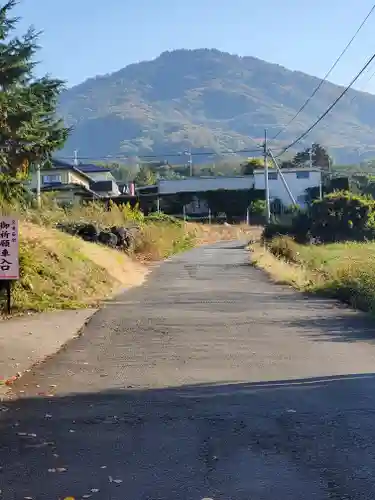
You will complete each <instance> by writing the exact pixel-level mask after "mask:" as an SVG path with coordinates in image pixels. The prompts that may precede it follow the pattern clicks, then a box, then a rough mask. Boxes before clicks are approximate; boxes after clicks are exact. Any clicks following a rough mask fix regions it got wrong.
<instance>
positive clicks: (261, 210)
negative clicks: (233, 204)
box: [249, 200, 266, 215]
mask: <svg viewBox="0 0 375 500" xmlns="http://www.w3.org/2000/svg"><path fill="white" fill-rule="evenodd" d="M249 212H250V214H252V215H264V214H265V212H266V200H254V201H252V202H251V203H250V206H249Z"/></svg>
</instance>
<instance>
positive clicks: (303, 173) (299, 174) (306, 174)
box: [296, 170, 310, 179]
mask: <svg viewBox="0 0 375 500" xmlns="http://www.w3.org/2000/svg"><path fill="white" fill-rule="evenodd" d="M296 177H297V179H309V177H310V172H309V171H307V170H300V171H299V172H296Z"/></svg>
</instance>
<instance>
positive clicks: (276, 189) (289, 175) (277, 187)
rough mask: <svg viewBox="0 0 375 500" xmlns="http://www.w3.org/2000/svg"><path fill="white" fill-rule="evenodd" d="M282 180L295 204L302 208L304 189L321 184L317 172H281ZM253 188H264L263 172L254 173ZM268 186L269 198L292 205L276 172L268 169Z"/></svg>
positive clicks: (319, 174) (306, 170)
mask: <svg viewBox="0 0 375 500" xmlns="http://www.w3.org/2000/svg"><path fill="white" fill-rule="evenodd" d="M283 175H284V178H285V180H286V182H287V184H288V186H289V189H290V191H291V192H292V194H293V196H294V198H295V200H296V202H297V203H298V204H299V205H300V206H301V207H303V206H304V205H305V202H304V200H305V195H306V189H307V188H311V187H318V186H319V185H320V182H321V172H320V171H319V170H308V169H300V170H297V169H296V170H287V169H285V170H283ZM254 178H255V188H256V189H264V188H265V178H264V172H263V171H259V172H254ZM268 184H269V190H270V198H271V199H274V198H278V199H280V200H281V201H282V203H283V205H285V206H289V205H291V204H292V202H291V200H290V198H289V195H288V192H287V190H286V189H285V187H284V184H283V182H282V180H281V178H280V175H279V174H278V173H277V171H276V170H274V169H272V170H271V169H270V171H269V174H268Z"/></svg>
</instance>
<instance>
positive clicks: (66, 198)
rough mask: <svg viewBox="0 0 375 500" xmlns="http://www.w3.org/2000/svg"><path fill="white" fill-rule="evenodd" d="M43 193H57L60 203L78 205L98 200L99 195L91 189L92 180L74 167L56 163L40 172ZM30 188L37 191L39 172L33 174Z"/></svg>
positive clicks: (59, 162)
mask: <svg viewBox="0 0 375 500" xmlns="http://www.w3.org/2000/svg"><path fill="white" fill-rule="evenodd" d="M40 182H41V192H42V193H43V192H54V193H56V200H57V201H58V202H60V203H64V204H65V203H76V202H81V201H82V200H84V199H91V200H92V199H97V198H99V195H98V194H97V193H95V191H93V190H92V189H91V184H92V179H91V177H89V176H88V175H87V174H85V173H84V172H82V171H81V170H80V169H79V168H77V167H75V166H74V165H70V164H68V163H65V162H61V161H58V162H54V165H53V167H52V168H42V169H41V170H40ZM29 188H30V189H31V190H33V191H36V189H37V172H33V174H32V176H31V179H30V183H29Z"/></svg>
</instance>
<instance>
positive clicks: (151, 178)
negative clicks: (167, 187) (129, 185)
mask: <svg viewBox="0 0 375 500" xmlns="http://www.w3.org/2000/svg"><path fill="white" fill-rule="evenodd" d="M156 180H157V177H156V175H155V174H154V172H152V171H151V170H150V169H149V168H148V167H147V166H146V165H141V167H140V169H139V171H138V173H137V175H136V176H135V178H134V182H135V184H136V185H137V186H153V185H154V184H156Z"/></svg>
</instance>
